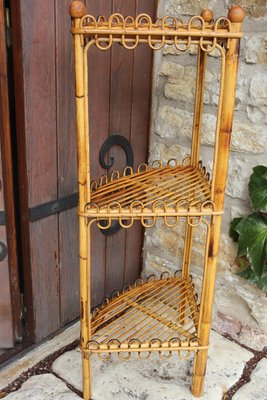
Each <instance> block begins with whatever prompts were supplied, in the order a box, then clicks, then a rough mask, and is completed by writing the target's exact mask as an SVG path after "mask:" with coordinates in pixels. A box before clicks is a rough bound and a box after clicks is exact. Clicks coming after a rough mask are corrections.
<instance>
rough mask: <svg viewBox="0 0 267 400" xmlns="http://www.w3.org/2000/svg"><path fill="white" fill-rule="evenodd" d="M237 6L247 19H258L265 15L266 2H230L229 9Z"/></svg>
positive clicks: (249, 0)
mask: <svg viewBox="0 0 267 400" xmlns="http://www.w3.org/2000/svg"><path fill="white" fill-rule="evenodd" d="M237 4H239V5H240V6H242V7H243V8H244V10H245V12H246V15H247V16H249V17H254V18H259V17H263V16H264V15H266V11H267V4H266V0H230V1H229V7H231V6H232V5H237Z"/></svg>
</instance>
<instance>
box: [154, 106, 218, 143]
mask: <svg viewBox="0 0 267 400" xmlns="http://www.w3.org/2000/svg"><path fill="white" fill-rule="evenodd" d="M192 125H193V113H190V112H188V111H185V110H181V109H179V108H174V107H171V106H160V107H159V110H158V114H157V117H156V122H155V133H156V134H157V135H159V136H161V137H162V138H173V137H177V138H186V139H190V140H191V136H192ZM215 126H216V117H215V116H214V115H212V114H206V113H205V114H203V117H202V139H201V140H202V144H206V145H211V144H213V143H214V137H215Z"/></svg>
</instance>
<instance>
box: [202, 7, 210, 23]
mask: <svg viewBox="0 0 267 400" xmlns="http://www.w3.org/2000/svg"><path fill="white" fill-rule="evenodd" d="M201 17H202V18H203V19H204V21H205V22H211V21H212V20H213V11H212V10H210V9H209V8H205V9H204V10H202V12H201Z"/></svg>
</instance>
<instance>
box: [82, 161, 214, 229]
mask: <svg viewBox="0 0 267 400" xmlns="http://www.w3.org/2000/svg"><path fill="white" fill-rule="evenodd" d="M213 213H215V210H214V204H213V202H212V201H211V182H210V179H209V174H208V173H207V172H206V169H205V167H202V163H201V162H199V163H198V165H197V166H191V165H184V164H182V165H181V164H178V162H177V160H173V159H172V160H169V161H168V162H167V164H166V165H163V163H162V162H161V161H154V162H153V163H152V165H151V166H148V165H147V164H140V165H139V167H138V169H137V171H136V172H134V171H133V169H132V168H130V167H126V168H125V169H124V171H123V174H122V175H120V173H119V172H118V171H114V172H113V173H112V174H111V175H110V176H109V177H108V176H106V175H104V176H102V177H101V178H100V179H99V181H93V182H92V183H91V193H90V202H89V203H88V204H87V205H86V209H85V211H84V213H82V215H85V216H90V217H96V218H98V220H101V219H103V220H104V219H108V218H109V219H120V222H121V224H122V225H123V222H122V218H124V219H126V220H127V219H128V221H129V220H133V219H141V218H150V217H153V218H154V219H155V218H157V219H158V218H160V217H165V218H167V217H172V216H179V215H182V216H183V215H185V216H186V215H192V216H194V215H196V216H198V215H199V216H200V215H211V214H213ZM165 222H166V221H165ZM125 227H129V224H128V225H127V224H126V226H125Z"/></svg>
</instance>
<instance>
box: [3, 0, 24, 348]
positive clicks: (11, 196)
mask: <svg viewBox="0 0 267 400" xmlns="http://www.w3.org/2000/svg"><path fill="white" fill-rule="evenodd" d="M0 30H1V31H0V40H1V43H0V59H1V63H0V98H1V101H0V142H1V157H2V177H3V193H4V203H5V210H4V213H3V215H2V221H1V224H2V225H5V226H6V237H7V251H8V266H9V282H10V293H11V309H12V325H13V340H14V343H16V342H20V341H21V340H22V332H21V299H20V279H19V270H18V254H17V225H16V216H15V191H14V168H13V159H12V138H11V136H12V128H11V120H10V93H9V89H10V85H9V72H8V66H9V65H8V52H9V50H8V48H7V41H6V16H5V0H1V2H0ZM7 205H8V206H7Z"/></svg>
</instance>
